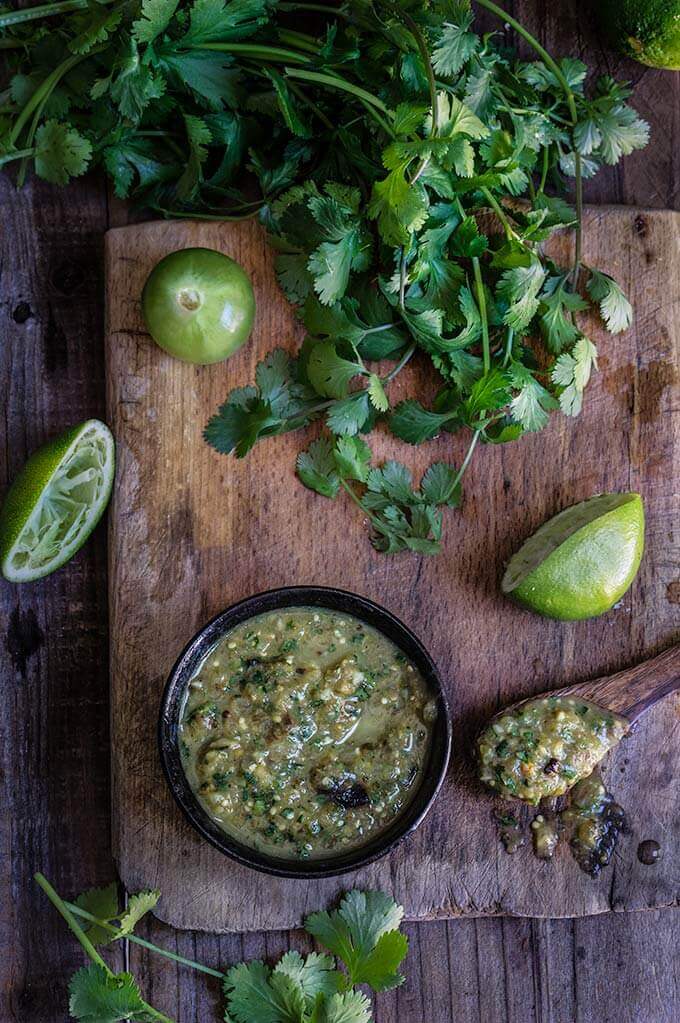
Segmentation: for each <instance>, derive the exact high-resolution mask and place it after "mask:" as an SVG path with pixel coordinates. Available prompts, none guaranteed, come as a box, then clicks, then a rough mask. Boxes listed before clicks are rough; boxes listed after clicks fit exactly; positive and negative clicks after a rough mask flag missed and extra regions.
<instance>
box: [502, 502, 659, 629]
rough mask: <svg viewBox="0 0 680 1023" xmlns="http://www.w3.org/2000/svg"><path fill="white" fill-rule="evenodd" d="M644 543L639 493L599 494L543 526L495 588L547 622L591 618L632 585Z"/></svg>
mask: <svg viewBox="0 0 680 1023" xmlns="http://www.w3.org/2000/svg"><path fill="white" fill-rule="evenodd" d="M644 542H645V512H644V506H643V503H642V498H641V497H640V495H639V494H600V495H599V496H598V497H591V498H590V499H589V500H588V501H583V502H582V503H581V504H575V505H573V507H571V508H566V509H565V510H564V511H561V512H560V513H559V514H558V515H556V516H555V517H554V518H552V519H550V520H549V521H548V522H546V523H544V524H543V525H542V526H541V527H540V529H538V530H537V531H536V532H535V533H534V535H533V536H532V537H530V538H529V539H528V540H527V541H526V543H525V544H524V545H523V546H522V547H521V548H520V550H519V551H518V552H517V554H515V555H514V557H512V558H511V559H510V562H509V563H508V567H507V569H506V571H505V575H504V576H503V581H502V583H501V589H502V591H503V593H504V594H505V595H506V596H508V597H512V599H513V600H516V601H517V602H518V603H519V604H522V605H523V606H524V607H528V608H530V609H531V610H532V611H537V612H538V613H539V614H542V615H546V616H547V617H549V618H559V619H561V620H563V621H570V620H575V619H580V618H595V617H596V616H597V615H601V614H604V612H605V611H609V610H610V608H612V607H613V606H614V604H616V603H617V601H619V600H620V599H621V597H622V596H623V594H624V593H625V592H626V590H627V589H628V587H629V586H630V584H631V583H632V582H633V579H634V578H635V576H636V574H637V570H638V568H639V567H640V559H641V558H642V551H643V549H644Z"/></svg>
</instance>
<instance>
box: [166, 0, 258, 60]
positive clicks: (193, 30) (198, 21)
mask: <svg viewBox="0 0 680 1023" xmlns="http://www.w3.org/2000/svg"><path fill="white" fill-rule="evenodd" d="M266 20H267V0H194V3H193V4H192V6H191V8H190V11H189V28H188V30H187V31H186V33H185V34H184V35H183V36H182V38H181V40H180V42H181V45H182V46H183V47H185V48H188V47H190V46H191V47H198V46H202V45H204V44H206V43H216V42H235V41H237V40H240V39H246V38H247V37H248V36H250V35H252V34H253V33H254V32H256V31H257V29H258V28H259V27H260V26H261V25H263V24H264V23H265V22H266Z"/></svg>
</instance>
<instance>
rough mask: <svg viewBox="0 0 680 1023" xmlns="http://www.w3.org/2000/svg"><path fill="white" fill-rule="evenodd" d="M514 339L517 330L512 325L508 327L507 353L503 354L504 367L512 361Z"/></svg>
mask: <svg viewBox="0 0 680 1023" xmlns="http://www.w3.org/2000/svg"><path fill="white" fill-rule="evenodd" d="M514 339H515V332H514V330H513V329H512V327H508V333H507V336H506V338H505V353H504V355H503V367H505V366H507V364H508V363H509V362H510V357H511V355H512V343H513V341H514Z"/></svg>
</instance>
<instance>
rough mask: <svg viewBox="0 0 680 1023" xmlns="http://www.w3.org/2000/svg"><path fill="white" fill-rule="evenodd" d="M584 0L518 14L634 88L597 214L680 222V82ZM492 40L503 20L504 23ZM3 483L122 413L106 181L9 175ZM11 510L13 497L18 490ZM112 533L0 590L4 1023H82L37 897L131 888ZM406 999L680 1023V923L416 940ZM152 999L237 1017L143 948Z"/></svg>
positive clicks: (559, 924) (212, 960) (516, 1013)
mask: <svg viewBox="0 0 680 1023" xmlns="http://www.w3.org/2000/svg"><path fill="white" fill-rule="evenodd" d="M593 6H595V5H591V4H584V3H583V2H582V0H581V2H580V0H561V2H560V3H555V2H553V0H516V2H514V3H508V4H507V7H508V10H510V11H512V13H513V14H514V15H515V16H516V17H519V18H520V19H521V20H523V21H525V22H526V23H527V24H528V25H529V26H530V27H531V28H532V29H533V31H535V32H536V34H537V35H538V36H539V37H540V38H541V40H542V41H543V42H544V44H545V45H546V46H547V47H548V49H550V50H551V51H552V52H553V53H555V54H556V55H558V54H567V53H569V54H575V55H579V56H581V57H583V59H585V60H586V61H587V62H588V63H589V64H590V65H591V66H594V67H595V68H597V69H599V70H600V72H605V73H611V74H614V75H617V76H619V75H622V76H624V77H627V78H630V79H631V80H632V81H633V82H634V83H635V86H636V94H635V104H636V106H637V108H638V110H639V111H640V113H641V114H642V115H643V116H644V117H646V118H647V119H648V120H649V122H650V123H651V125H652V141H651V144H650V146H649V148H648V149H647V150H646V151H645V152H643V153H641V154H636V155H635V156H633V157H631V158H629V159H627V160H626V161H624V163H623V165H622V166H621V167H619V168H616V169H615V170H612V171H611V172H605V173H602V174H601V175H600V176H599V177H598V178H597V179H596V181H595V182H593V183H590V184H589V185H588V186H587V190H586V198H587V200H588V201H590V202H596V203H597V202H610V203H612V202H613V203H628V204H637V205H640V206H652V207H662V208H663V207H665V208H673V209H680V145H679V144H678V139H680V75H677V74H672V73H661V72H655V71H652V70H646V69H644V68H642V67H639V66H637V65H635V64H632V63H629V62H626V61H622V60H620V59H618V58H617V57H616V56H615V55H614V54H612V53H611V52H610V51H608V50H606V49H604V48H602V47H601V45H600V42H599V40H598V37H597V34H596V32H595V29H594V27H593V24H592V16H591V15H590V14H589V13H588V10H587V9H588V8H591V7H593ZM489 27H491V24H490V23H489ZM0 218H1V219H0V223H1V224H2V227H1V228H0V231H1V236H0V339H1V341H0V395H2V399H1V400H0V410H1V412H2V415H1V416H0V437H1V446H0V452H1V455H0V488H2V491H3V492H4V488H5V486H6V484H7V483H8V482H9V481H10V480H11V479H12V478H13V477H14V476H15V475H16V473H17V471H18V470H19V468H20V467H21V465H22V464H23V462H24V460H25V458H26V456H27V454H28V453H29V452H30V451H32V450H33V449H34V448H35V447H36V446H38V445H39V444H41V443H42V442H43V441H44V440H45V439H46V438H47V437H49V436H51V435H52V434H54V433H55V432H57V431H59V430H62V429H63V428H64V427H65V426H66V425H67V424H70V423H72V422H73V421H77V420H79V419H82V418H85V417H87V416H101V415H103V412H104V358H103V341H102V338H103V330H102V325H103V307H102V294H103V289H102V253H103V246H102V236H103V233H104V231H105V230H106V229H107V227H110V226H112V225H120V224H122V223H125V222H126V218H127V212H126V210H125V209H124V208H122V207H121V205H120V204H118V203H112V202H110V201H109V198H108V195H107V191H106V186H105V183H104V181H103V179H102V178H100V177H94V176H90V177H88V178H87V179H86V180H84V181H82V182H80V183H78V184H77V185H75V186H73V187H72V188H71V189H69V190H68V191H60V190H59V189H53V188H48V187H45V186H44V185H34V184H32V185H30V186H28V187H27V188H26V189H25V190H24V191H23V192H22V193H20V194H17V193H16V192H15V191H14V189H13V187H12V186H11V184H10V182H9V181H8V180H7V179H5V178H3V179H1V180H0ZM0 496H1V494H0ZM106 597H107V593H106V532H105V529H104V528H102V527H100V528H99V529H98V530H97V531H96V533H95V535H94V537H93V538H92V539H91V540H90V542H89V543H88V545H87V547H86V548H85V550H84V551H83V552H82V553H81V554H80V555H79V556H78V557H77V558H76V559H75V561H73V562H72V563H71V564H70V565H68V566H67V567H66V568H64V569H62V570H61V571H60V572H58V573H57V574H56V575H54V576H52V577H51V578H48V579H47V580H45V581H44V582H42V583H38V584H34V585H30V586H26V587H22V588H13V587H10V586H9V585H7V584H4V583H3V584H0V628H1V630H2V645H1V649H0V658H1V665H2V667H1V668H0V678H1V679H2V699H1V700H0V808H1V812H0V904H1V906H2V909H1V911H0V957H1V961H0V977H1V978H2V987H1V990H2V1002H1V1003H0V1020H1V1021H2V1023H5V1021H7V1023H9V1021H20V1023H52V1021H55V1023H56V1021H64V1020H65V1019H66V1018H67V1009H66V979H67V977H68V976H69V975H70V973H71V972H72V971H73V970H74V969H75V968H77V966H78V965H80V964H81V962H82V956H81V954H80V952H79V950H78V947H77V945H76V943H75V942H74V941H71V939H70V938H69V937H67V935H66V933H65V931H64V927H63V924H62V922H61V921H60V920H59V919H58V917H57V916H56V914H55V913H54V912H53V911H52V910H51V909H50V908H49V906H48V905H47V903H46V902H45V899H44V898H43V897H42V895H41V894H40V892H39V891H38V890H37V889H36V887H35V885H34V884H33V883H32V881H31V878H32V875H33V873H34V872H35V871H36V870H42V871H43V872H44V873H45V874H47V875H48V877H50V878H51V879H52V880H54V881H55V883H56V885H57V887H58V888H59V890H60V891H62V892H64V893H67V894H74V893H75V892H77V891H79V890H81V889H82V888H83V887H87V886H88V885H92V884H104V883H107V882H108V881H110V880H111V879H112V878H113V877H114V867H113V864H112V860H111V855H110V842H109V747H108V724H107V702H108V673H107V599H106ZM146 930H147V934H148V936H149V937H151V938H152V939H153V940H155V941H158V943H159V944H164V945H165V946H167V947H169V948H171V949H173V950H176V951H177V952H179V953H184V954H186V955H189V956H191V957H196V958H198V959H200V960H202V961H204V962H206V963H209V964H213V965H215V966H217V965H220V966H222V965H225V964H229V963H231V962H234V961H237V960H240V959H242V958H244V957H245V958H249V957H265V958H266V957H274V956H278V955H279V954H280V953H281V952H282V951H283V950H285V949H286V948H288V947H289V945H291V944H292V945H294V946H295V947H302V945H303V939H302V937H301V936H300V935H299V934H297V933H294V932H292V933H275V934H267V935H247V936H243V937H242V936H238V935H233V936H222V937H219V938H216V937H210V936H208V935H205V934H193V933H186V932H185V933H174V932H172V931H170V930H169V929H168V928H166V927H164V926H162V925H161V924H157V923H155V922H153V921H151V922H149V923H148V924H147V925H146ZM407 931H408V933H409V937H410V940H411V951H410V954H409V956H408V960H407V970H406V972H407V980H406V984H405V985H404V986H403V987H402V988H400V989H398V990H397V991H395V992H392V993H389V994H386V995H382V996H380V998H379V1000H378V1003H377V1008H376V1020H377V1021H378V1023H388V1021H397V1020H398V1021H399V1023H420V1021H427V1023H447V1021H448V1020H452V1019H461V1020H465V1021H479V1023H482V1021H483V1023H504V1021H512V1023H520V1021H521V1023H533V1021H541V1023H576V1021H578V1023H587V1021H598V1023H607V1021H616V1023H675V1021H677V1020H678V1019H680V990H679V984H678V947H680V914H678V913H676V912H674V911H673V910H667V911H664V912H651V911H650V912H640V913H634V914H615V913H614V914H607V915H604V916H600V917H594V918H586V919H580V920H556V921H550V920H528V919H509V918H504V919H482V920H469V921H467V920H466V921H455V920H454V921H450V922H434V923H429V924H421V925H418V926H413V925H409V926H408V927H407ZM133 953H134V954H133V955H132V969H133V971H134V972H135V974H136V975H137V977H138V979H139V981H140V983H141V985H142V988H143V990H144V991H145V992H146V996H147V998H148V999H149V1001H150V1002H152V1004H154V1005H156V1006H157V1007H158V1008H160V1009H163V1010H164V1011H165V1012H167V1013H168V1014H169V1015H170V1016H172V1017H173V1018H175V1019H178V1020H179V1021H181V1023H194V1021H199V1020H200V1021H201V1023H206V1021H208V1020H213V1019H215V1020H216V1019H218V1018H219V1017H220V1011H219V991H218V989H217V986H216V985H215V984H211V983H205V982H204V980H203V979H202V978H201V979H199V980H196V979H195V975H193V974H191V973H190V972H189V971H187V970H182V969H175V968H174V967H172V966H171V965H170V964H166V963H165V962H164V961H159V959H158V958H157V957H152V958H149V957H148V956H144V955H142V956H140V955H138V950H137V949H133Z"/></svg>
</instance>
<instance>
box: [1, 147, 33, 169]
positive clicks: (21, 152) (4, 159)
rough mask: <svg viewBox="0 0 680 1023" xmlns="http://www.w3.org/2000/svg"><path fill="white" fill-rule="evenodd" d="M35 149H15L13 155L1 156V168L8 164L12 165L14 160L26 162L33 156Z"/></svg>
mask: <svg viewBox="0 0 680 1023" xmlns="http://www.w3.org/2000/svg"><path fill="white" fill-rule="evenodd" d="M34 153H35V149H34V148H32V147H31V149H15V150H14V151H13V152H11V153H6V154H5V156H0V167H3V166H4V165H5V164H6V163H10V162H11V161H12V160H25V159H28V158H29V157H31V156H33V154H34Z"/></svg>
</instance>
